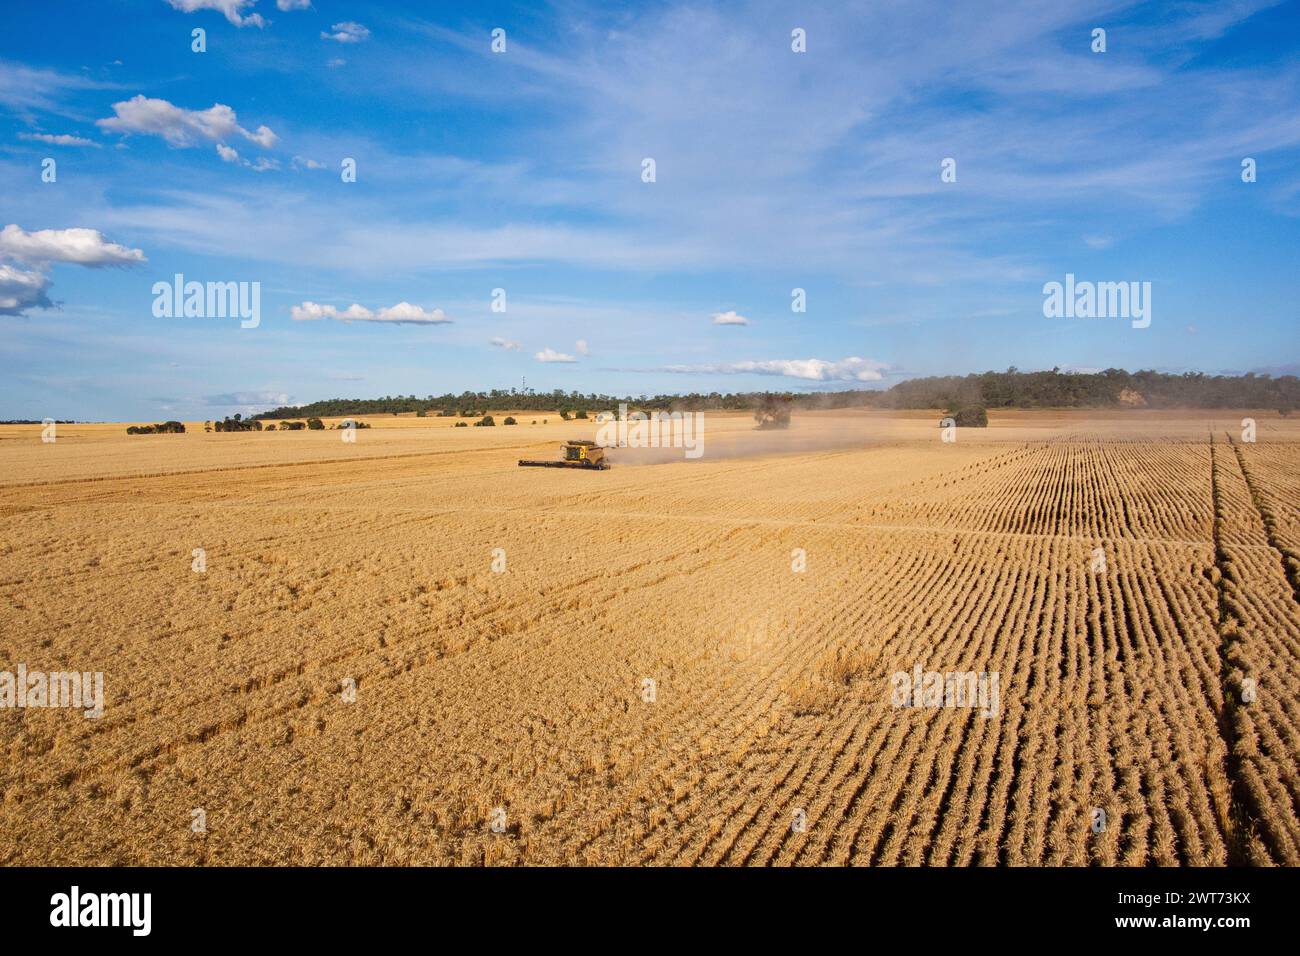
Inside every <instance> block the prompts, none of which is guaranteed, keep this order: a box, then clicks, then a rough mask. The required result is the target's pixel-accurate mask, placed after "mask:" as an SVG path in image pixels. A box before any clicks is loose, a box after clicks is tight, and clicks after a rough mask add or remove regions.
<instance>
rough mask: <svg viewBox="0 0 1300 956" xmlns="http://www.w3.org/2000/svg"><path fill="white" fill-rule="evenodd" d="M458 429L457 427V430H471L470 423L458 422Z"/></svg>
mask: <svg viewBox="0 0 1300 956" xmlns="http://www.w3.org/2000/svg"><path fill="white" fill-rule="evenodd" d="M456 427H457V428H469V422H457V423H456Z"/></svg>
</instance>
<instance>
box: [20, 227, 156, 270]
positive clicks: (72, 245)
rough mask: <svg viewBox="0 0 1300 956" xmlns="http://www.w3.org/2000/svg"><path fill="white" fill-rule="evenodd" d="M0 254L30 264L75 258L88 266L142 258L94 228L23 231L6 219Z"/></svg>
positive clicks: (131, 261) (125, 262)
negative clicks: (107, 238)
mask: <svg viewBox="0 0 1300 956" xmlns="http://www.w3.org/2000/svg"><path fill="white" fill-rule="evenodd" d="M0 256H3V257H7V258H10V259H19V260H21V261H23V262H26V263H29V264H33V265H44V264H45V263H48V262H75V263H76V264H77V265H82V266H90V267H92V268H94V267H98V266H128V265H133V264H134V263H137V262H146V261H147V260H146V259H145V257H144V252H143V251H142V250H140V249H128V248H127V247H126V246H119V245H118V244H117V243H115V242H109V241H108V240H106V239H105V238H104V235H103V233H101V232H99V231H98V230H95V229H38V230H37V231H36V232H27V231H26V230H25V229H23V228H21V227H20V226H18V225H16V224H15V223H10V224H9V225H7V226H5V227H4V228H3V229H0Z"/></svg>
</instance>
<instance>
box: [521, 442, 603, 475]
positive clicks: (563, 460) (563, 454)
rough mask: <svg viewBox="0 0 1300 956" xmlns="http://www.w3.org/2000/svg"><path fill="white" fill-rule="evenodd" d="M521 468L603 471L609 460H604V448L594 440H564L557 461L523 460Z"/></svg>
mask: <svg viewBox="0 0 1300 956" xmlns="http://www.w3.org/2000/svg"><path fill="white" fill-rule="evenodd" d="M519 465H520V467H521V468H588V469H592V470H595V471H605V470H606V469H608V468H609V462H608V461H606V460H605V449H604V448H603V447H602V446H600V445H597V444H596V443H595V442H594V441H585V440H582V441H566V442H565V443H564V444H563V445H561V446H560V460H559V461H524V460H521V461H520V462H519Z"/></svg>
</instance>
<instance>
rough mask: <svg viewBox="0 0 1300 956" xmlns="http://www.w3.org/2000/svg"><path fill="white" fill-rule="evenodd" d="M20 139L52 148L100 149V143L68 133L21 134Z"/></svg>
mask: <svg viewBox="0 0 1300 956" xmlns="http://www.w3.org/2000/svg"><path fill="white" fill-rule="evenodd" d="M18 138H19V139H28V140H33V141H35V142H39V143H49V144H50V145H51V146H93V147H95V149H99V148H100V146H99V144H98V143H96V142H94V141H92V140H89V139H86V138H84V137H82V136H71V135H69V134H68V133H59V134H58V135H55V134H52V133H19V134H18Z"/></svg>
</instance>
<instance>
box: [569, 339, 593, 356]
mask: <svg viewBox="0 0 1300 956" xmlns="http://www.w3.org/2000/svg"><path fill="white" fill-rule="evenodd" d="M573 344H574V347H575V348H577V350H578V354H579V355H590V354H591V350H590V349H589V348H587V340H586V339H578V341H576V342H574V343H573Z"/></svg>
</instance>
